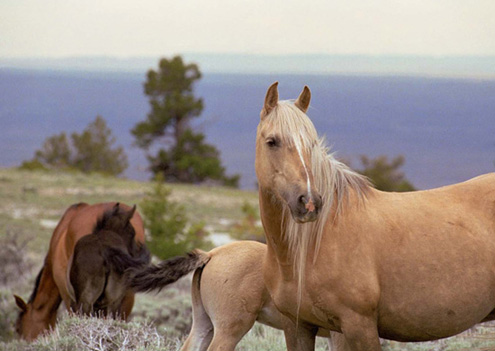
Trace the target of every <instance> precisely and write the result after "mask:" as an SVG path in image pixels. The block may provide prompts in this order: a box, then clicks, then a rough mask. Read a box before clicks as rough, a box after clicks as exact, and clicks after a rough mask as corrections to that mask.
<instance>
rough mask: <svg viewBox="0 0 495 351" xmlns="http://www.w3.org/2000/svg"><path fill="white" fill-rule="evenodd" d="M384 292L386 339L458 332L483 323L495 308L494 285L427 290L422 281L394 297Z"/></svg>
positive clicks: (381, 319)
mask: <svg viewBox="0 0 495 351" xmlns="http://www.w3.org/2000/svg"><path fill="white" fill-rule="evenodd" d="M461 280H462V279H461ZM487 283H488V282H487ZM384 295H385V296H384V298H382V301H381V303H380V306H379V312H378V314H379V315H378V328H379V332H380V335H381V336H382V337H384V338H387V339H393V340H398V341H426V340H435V339H439V338H445V337H449V336H452V335H456V334H458V333H460V332H463V331H464V330H466V329H468V328H470V327H472V326H473V325H475V324H477V323H480V322H481V321H482V320H483V319H485V318H486V317H487V316H488V315H489V314H490V313H491V312H492V311H493V310H494V309H495V287H494V286H491V285H490V284H478V285H471V286H469V285H467V286H464V287H462V288H461V287H460V286H459V285H457V284H454V285H453V286H451V288H450V289H448V288H447V289H446V287H445V286H443V285H440V286H437V287H435V288H431V287H430V288H429V289H427V288H426V287H422V286H421V284H420V283H418V287H417V289H409V290H408V291H403V292H402V294H400V295H398V296H394V297H393V298H392V296H390V297H391V299H387V295H386V293H385V294H384Z"/></svg>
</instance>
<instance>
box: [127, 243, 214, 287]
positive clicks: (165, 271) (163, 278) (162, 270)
mask: <svg viewBox="0 0 495 351" xmlns="http://www.w3.org/2000/svg"><path fill="white" fill-rule="evenodd" d="M209 260H210V255H209V254H208V253H207V252H204V251H201V250H194V251H192V252H189V253H187V254H186V255H184V256H177V257H174V258H170V259H168V260H165V261H163V262H161V263H160V264H158V265H150V266H146V267H136V268H134V267H131V268H129V269H128V270H127V271H126V274H127V280H128V284H129V286H130V287H131V288H133V289H134V291H136V292H147V291H152V290H161V289H162V288H164V287H165V286H167V285H169V284H172V283H175V282H176V281H177V280H179V279H180V278H182V277H183V276H185V275H186V274H188V273H190V272H192V271H194V270H196V269H198V268H201V267H203V266H204V265H206V263H208V261H209Z"/></svg>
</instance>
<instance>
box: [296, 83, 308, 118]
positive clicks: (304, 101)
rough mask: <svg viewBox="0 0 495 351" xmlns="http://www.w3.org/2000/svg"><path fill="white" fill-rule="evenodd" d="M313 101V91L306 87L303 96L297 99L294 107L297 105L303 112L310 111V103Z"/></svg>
mask: <svg viewBox="0 0 495 351" xmlns="http://www.w3.org/2000/svg"><path fill="white" fill-rule="evenodd" d="M310 101H311V90H309V88H308V86H307V85H305V86H304V89H303V91H302V92H301V95H299V97H298V98H297V100H296V102H295V103H294V105H296V106H297V107H298V108H299V109H300V110H301V111H302V112H304V113H306V111H308V107H309V103H310Z"/></svg>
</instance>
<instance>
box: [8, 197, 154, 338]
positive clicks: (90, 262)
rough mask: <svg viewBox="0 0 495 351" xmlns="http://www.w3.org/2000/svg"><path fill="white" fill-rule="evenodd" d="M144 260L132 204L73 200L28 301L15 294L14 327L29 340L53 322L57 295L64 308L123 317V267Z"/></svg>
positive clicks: (127, 304) (129, 302) (127, 296)
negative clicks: (15, 311)
mask: <svg viewBox="0 0 495 351" xmlns="http://www.w3.org/2000/svg"><path fill="white" fill-rule="evenodd" d="M90 233H92V234H90ZM88 234H90V235H88ZM129 255H130V256H129ZM148 262H149V252H148V250H147V249H146V247H145V245H144V228H143V222H142V219H141V216H140V215H139V213H137V212H135V207H133V208H130V207H129V206H127V205H123V204H121V205H120V206H119V204H116V203H101V204H96V205H91V206H90V205H88V204H85V203H80V204H77V205H72V206H71V207H69V208H68V209H67V210H66V211H65V213H64V215H63V217H62V219H61V220H60V222H59V223H58V225H57V227H56V228H55V230H54V232H53V235H52V238H51V241H50V248H49V250H48V254H47V255H46V258H45V262H44V265H43V267H42V269H41V271H40V273H39V274H38V277H37V278H36V284H35V288H34V291H33V293H32V295H31V297H30V298H29V301H28V302H27V303H26V302H24V300H22V299H21V298H20V297H19V296H15V299H16V303H17V305H18V306H19V308H20V309H21V312H20V314H19V318H18V320H17V325H16V329H17V332H18V333H19V335H20V336H21V337H23V338H24V339H26V340H33V339H35V338H36V337H37V336H38V335H39V334H41V333H43V332H45V331H47V330H48V329H49V328H51V327H54V326H55V323H56V318H57V309H58V307H59V305H60V303H61V302H62V300H63V301H64V302H65V306H66V307H67V309H69V310H70V309H74V310H76V311H78V310H82V312H84V313H92V312H98V311H101V312H103V314H111V315H116V314H119V315H120V316H122V317H123V318H125V319H126V318H127V317H128V316H129V314H130V313H131V310H132V307H133V304H134V292H133V291H131V290H129V289H126V284H125V281H124V280H123V271H124V270H125V269H126V268H128V267H129V266H133V265H140V264H146V263H148Z"/></svg>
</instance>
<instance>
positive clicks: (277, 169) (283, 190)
mask: <svg viewBox="0 0 495 351" xmlns="http://www.w3.org/2000/svg"><path fill="white" fill-rule="evenodd" d="M277 85H278V83H274V84H272V85H271V86H270V88H269V89H268V91H267V93H266V97H265V103H264V106H263V109H262V110H261V121H260V123H259V126H258V131H257V138H256V175H257V177H258V182H259V186H260V189H262V190H263V191H268V192H270V193H271V194H272V195H273V196H274V198H275V199H277V200H279V201H280V202H281V203H283V204H285V205H286V206H287V207H288V208H289V209H290V213H291V215H292V217H293V219H294V220H295V221H296V222H297V223H306V222H312V221H315V220H316V219H317V218H318V215H319V213H320V210H321V207H322V197H321V195H320V193H319V192H318V189H316V187H315V181H314V178H313V172H312V150H313V149H314V148H315V147H317V146H318V145H317V144H318V136H317V133H316V130H315V128H314V126H313V124H312V123H311V121H310V120H309V118H308V117H307V116H306V111H307V109H308V107H309V102H310V100H311V92H310V90H309V88H308V87H304V89H303V91H302V93H301V94H300V95H299V97H298V98H297V100H296V101H295V102H294V103H292V102H288V101H279V100H278V90H277Z"/></svg>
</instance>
